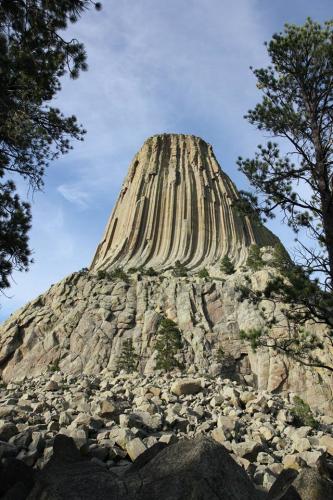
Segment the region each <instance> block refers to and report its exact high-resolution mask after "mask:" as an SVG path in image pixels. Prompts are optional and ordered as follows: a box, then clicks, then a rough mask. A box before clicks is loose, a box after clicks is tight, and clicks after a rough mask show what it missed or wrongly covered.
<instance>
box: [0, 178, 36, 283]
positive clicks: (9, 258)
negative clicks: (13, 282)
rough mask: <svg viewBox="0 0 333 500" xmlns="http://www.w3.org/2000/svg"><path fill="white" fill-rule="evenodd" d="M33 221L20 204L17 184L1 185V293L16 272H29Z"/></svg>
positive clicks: (28, 211)
mask: <svg viewBox="0 0 333 500" xmlns="http://www.w3.org/2000/svg"><path fill="white" fill-rule="evenodd" d="M0 171H1V168H0ZM30 221H31V213H30V207H29V204H28V203H24V202H21V201H20V199H19V196H18V195H17V194H16V193H15V185H14V183H13V182H12V181H7V182H5V183H0V289H3V288H7V287H9V286H10V283H9V276H10V275H11V274H12V272H13V270H18V271H27V270H28V267H29V263H30V262H31V259H30V254H31V252H30V250H29V247H28V231H29V229H30Z"/></svg>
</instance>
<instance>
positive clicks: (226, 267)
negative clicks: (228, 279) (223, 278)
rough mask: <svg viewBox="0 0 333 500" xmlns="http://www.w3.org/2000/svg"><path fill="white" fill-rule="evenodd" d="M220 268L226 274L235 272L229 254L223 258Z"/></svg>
mask: <svg viewBox="0 0 333 500" xmlns="http://www.w3.org/2000/svg"><path fill="white" fill-rule="evenodd" d="M220 270H221V271H222V272H223V273H225V274H234V272H235V267H234V265H233V263H232V262H231V260H230V259H229V257H228V256H227V255H225V256H224V257H223V259H222V260H221V265H220Z"/></svg>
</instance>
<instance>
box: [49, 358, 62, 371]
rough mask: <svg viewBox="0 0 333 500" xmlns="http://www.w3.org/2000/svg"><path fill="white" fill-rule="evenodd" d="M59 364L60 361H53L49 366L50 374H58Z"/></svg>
mask: <svg viewBox="0 0 333 500" xmlns="http://www.w3.org/2000/svg"><path fill="white" fill-rule="evenodd" d="M59 364H60V360H59V359H56V360H55V361H53V363H51V364H50V365H49V371H50V372H58V371H60V367H59Z"/></svg>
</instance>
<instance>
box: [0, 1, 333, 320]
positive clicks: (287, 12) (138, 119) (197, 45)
mask: <svg viewBox="0 0 333 500" xmlns="http://www.w3.org/2000/svg"><path fill="white" fill-rule="evenodd" d="M103 7H104V8H103V10H102V12H99V13H98V12H95V11H90V12H87V13H86V14H85V15H84V17H83V18H82V19H81V20H80V21H79V23H77V24H76V25H75V26H73V27H72V28H71V30H70V31H71V33H68V36H75V37H77V38H78V39H79V40H81V41H82V42H83V43H84V44H85V46H86V49H87V52H88V63H89V71H88V72H87V73H84V74H82V75H81V77H80V78H79V79H78V80H76V81H70V80H69V79H65V80H64V82H63V89H62V91H61V93H60V94H59V96H58V98H57V99H56V105H57V106H59V107H60V108H61V109H62V110H63V111H64V112H65V113H67V114H72V113H74V114H75V115H76V116H77V117H78V119H79V121H80V122H82V123H83V125H84V126H85V128H86V129H87V130H88V133H87V136H86V139H85V141H84V142H83V143H76V144H74V149H73V151H72V152H70V153H69V154H68V155H66V156H64V157H62V158H61V159H60V160H58V161H57V162H55V163H54V164H52V165H51V166H50V167H49V169H48V171H47V175H46V177H45V187H44V191H43V192H40V193H35V194H34V196H33V198H31V194H30V193H28V190H27V187H26V186H23V185H22V184H20V191H21V193H22V194H24V195H27V196H29V199H30V201H31V202H32V205H33V228H32V231H31V238H30V241H31V247H32V249H33V252H34V255H33V257H34V260H35V263H34V264H33V265H32V267H31V270H30V271H29V272H28V273H23V274H22V273H16V274H15V275H14V277H13V286H12V287H11V289H9V290H8V291H6V295H7V297H6V296H2V297H1V298H0V304H1V306H0V307H1V309H0V319H1V320H3V319H5V318H7V317H8V315H9V314H10V313H11V312H13V311H14V310H16V309H17V308H18V307H20V306H22V305H24V304H25V303H26V302H27V301H28V300H31V299H33V298H34V297H36V296H37V295H38V294H39V293H42V292H44V291H45V290H46V289H48V288H49V286H50V285H51V284H52V283H55V282H56V281H58V280H60V279H62V278H63V277H64V276H66V275H67V274H69V273H71V272H73V271H75V270H78V269H80V268H82V267H85V266H88V265H89V263H90V261H91V259H92V257H93V254H94V251H95V248H96V246H97V244H98V242H99V240H100V239H101V237H102V234H103V231H104V227H105V225H106V222H107V219H108V217H109V215H110V212H111V210H112V207H113V205H114V202H115V200H116V198H117V195H118V192H119V189H120V186H121V183H122V181H123V179H124V177H125V175H126V172H127V168H128V166H129V163H130V161H131V159H132V157H133V156H134V154H135V153H136V151H137V150H138V149H139V148H140V146H141V145H142V143H143V142H144V140H145V139H146V138H147V137H149V136H150V135H153V134H156V133H160V132H178V133H189V134H195V135H199V136H201V137H202V138H203V139H205V140H206V141H208V142H209V143H211V144H212V145H213V147H214V151H215V154H216V156H217V158H218V160H219V162H220V164H221V166H222V168H223V169H224V170H225V171H226V172H227V173H228V174H229V175H230V177H231V178H232V179H233V180H234V181H235V182H236V184H237V186H238V187H239V188H248V184H247V181H246V179H245V178H244V176H243V175H241V174H240V173H239V172H238V171H237V167H236V159H237V157H238V156H239V155H242V156H252V155H253V152H254V150H255V148H256V145H257V144H259V143H260V142H262V141H263V140H264V138H263V137H262V136H261V135H260V134H259V132H258V131H256V130H255V129H254V128H253V127H252V126H251V125H249V124H248V123H247V122H246V121H245V120H244V119H243V115H244V113H245V112H246V111H247V110H248V109H250V108H251V107H253V106H254V105H255V103H256V102H257V101H258V99H259V93H258V91H257V89H256V86H255V80H254V77H253V76H252V73H251V71H250V70H249V66H250V65H252V66H254V67H261V66H265V65H267V63H268V59H267V55H266V51H265V47H264V45H263V42H264V41H265V40H269V39H270V38H271V35H272V34H273V33H274V32H276V31H281V30H282V28H283V24H284V23H285V22H291V23H296V24H303V23H304V21H305V19H306V17H307V16H311V17H312V18H314V19H315V20H318V21H324V20H328V19H329V18H330V17H333V9H332V0H316V2H313V1H311V0H276V1H275V2H273V1H271V0H234V1H228V0H168V1H167V2H165V1H157V0H139V1H135V0H117V1H116V0H104V2H103ZM270 227H271V229H273V231H274V232H275V233H276V234H277V235H278V236H279V237H280V238H281V239H282V241H283V242H284V244H285V245H286V246H287V247H288V248H291V247H292V246H293V241H292V238H293V236H292V235H291V234H290V233H289V232H288V230H287V229H286V228H285V226H283V224H281V222H280V221H279V220H275V221H273V222H272V223H270Z"/></svg>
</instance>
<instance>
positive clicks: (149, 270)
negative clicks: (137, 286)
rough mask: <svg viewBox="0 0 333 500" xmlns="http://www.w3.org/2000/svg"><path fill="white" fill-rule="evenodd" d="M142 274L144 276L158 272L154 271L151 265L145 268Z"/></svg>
mask: <svg viewBox="0 0 333 500" xmlns="http://www.w3.org/2000/svg"><path fill="white" fill-rule="evenodd" d="M144 274H145V275H146V276H158V272H157V271H155V269H154V268H153V267H148V269H145V271H144Z"/></svg>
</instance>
